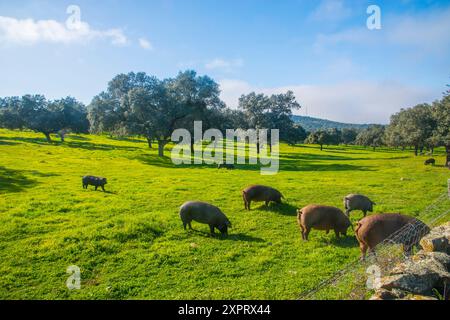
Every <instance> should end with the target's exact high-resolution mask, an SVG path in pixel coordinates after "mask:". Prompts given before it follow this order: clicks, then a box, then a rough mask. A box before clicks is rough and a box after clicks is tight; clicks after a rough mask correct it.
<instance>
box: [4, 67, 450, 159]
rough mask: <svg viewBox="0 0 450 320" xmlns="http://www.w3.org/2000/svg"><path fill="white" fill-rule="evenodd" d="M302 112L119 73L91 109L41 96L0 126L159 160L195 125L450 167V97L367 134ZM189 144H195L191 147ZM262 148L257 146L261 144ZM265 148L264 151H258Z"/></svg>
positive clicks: (18, 106) (193, 82)
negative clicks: (143, 148) (325, 125)
mask: <svg viewBox="0 0 450 320" xmlns="http://www.w3.org/2000/svg"><path fill="white" fill-rule="evenodd" d="M298 109H300V105H299V103H298V102H297V101H296V98H295V96H294V94H293V92H291V91H288V92H286V93H284V94H274V95H271V96H268V95H265V94H256V93H254V92H252V93H250V94H247V95H242V96H241V98H240V99H239V107H238V109H236V110H235V109H230V108H227V107H226V106H225V103H224V102H223V101H222V100H221V99H220V89H219V85H218V84H217V83H216V82H215V81H214V80H212V79H211V78H209V77H208V76H198V75H197V74H196V72H195V71H185V72H180V73H179V74H178V75H177V76H176V77H175V78H169V79H163V80H160V79H158V78H156V77H154V76H149V75H147V74H146V73H128V74H120V75H117V76H116V77H114V78H113V79H112V80H111V81H110V82H109V83H108V86H107V88H106V90H105V91H104V92H101V93H100V94H99V95H97V96H95V97H94V98H93V100H92V102H91V104H90V105H89V106H88V107H85V106H84V105H83V104H82V103H80V102H79V101H77V100H76V99H74V98H71V97H67V98H64V99H60V100H54V101H49V100H47V99H45V97H44V96H42V95H25V96H23V97H9V98H4V99H1V98H0V126H1V127H5V128H9V129H31V130H34V131H37V132H42V133H43V134H44V135H45V137H46V138H47V140H48V141H49V142H51V137H50V134H52V133H58V134H59V135H60V136H61V139H62V140H63V141H64V134H65V132H66V131H67V130H70V131H72V132H76V133H86V132H88V131H90V132H91V133H109V134H111V135H120V136H125V135H140V136H144V137H146V138H147V141H148V144H149V146H150V147H152V143H153V141H156V142H157V144H158V150H159V151H158V152H159V155H160V156H163V155H164V146H165V145H166V144H167V143H168V142H169V141H170V137H171V134H172V132H173V131H174V130H175V129H177V128H184V129H187V130H189V131H190V132H191V136H192V137H194V134H193V131H194V121H202V122H203V129H204V130H206V129H209V128H217V129H219V130H221V131H222V132H223V133H224V134H225V130H226V129H229V128H236V129H237V128H240V129H250V128H252V129H256V130H259V129H262V128H272V129H279V130H280V140H281V141H284V142H287V143H289V144H296V143H300V142H303V141H304V142H305V143H310V144H319V145H320V147H321V149H322V148H323V146H324V145H337V144H341V143H343V144H357V145H363V146H370V147H372V148H374V149H375V148H377V147H379V146H382V145H387V146H392V147H396V148H403V149H404V148H406V147H413V148H414V150H415V153H416V155H417V154H418V153H419V152H422V151H423V149H424V148H428V149H429V150H430V151H431V152H433V150H434V148H435V147H438V146H445V148H446V150H447V154H448V156H447V162H448V161H450V133H449V130H450V93H449V92H446V93H445V94H444V97H443V98H442V99H441V100H440V101H436V102H434V103H433V104H431V105H429V104H420V105H417V106H415V107H413V108H409V109H402V110H401V111H400V112H398V113H396V114H394V115H393V116H392V117H391V122H390V124H389V125H388V126H381V125H374V126H371V127H369V128H367V129H364V130H357V129H342V130H338V129H328V130H317V131H314V132H311V133H307V132H306V131H305V130H304V129H303V128H302V127H301V126H298V125H295V123H294V122H293V120H292V113H293V111H294V110H298ZM191 145H192V146H193V145H194V141H193V140H192V142H191ZM258 146H259V144H258ZM258 149H259V148H258Z"/></svg>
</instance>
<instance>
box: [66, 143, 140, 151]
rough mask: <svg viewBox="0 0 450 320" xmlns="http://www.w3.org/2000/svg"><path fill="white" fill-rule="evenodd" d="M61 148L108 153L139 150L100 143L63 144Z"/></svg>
mask: <svg viewBox="0 0 450 320" xmlns="http://www.w3.org/2000/svg"><path fill="white" fill-rule="evenodd" d="M62 146H67V147H69V148H76V149H84V150H100V151H110V150H126V151H136V150H138V149H140V148H138V147H128V146H116V145H112V144H101V143H90V142H75V141H70V142H65V143H64V144H62Z"/></svg>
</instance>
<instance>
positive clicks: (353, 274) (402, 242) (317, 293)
mask: <svg viewBox="0 0 450 320" xmlns="http://www.w3.org/2000/svg"><path fill="white" fill-rule="evenodd" d="M418 218H419V219H420V221H419V220H415V221H413V222H411V223H409V224H407V225H405V226H403V227H402V228H401V229H399V230H397V231H396V232H395V233H393V234H391V235H390V236H389V237H388V238H387V239H385V240H384V241H383V242H381V243H379V244H378V245H377V246H376V248H375V252H376V253H375V254H373V253H372V254H370V255H369V256H368V258H367V259H366V260H365V261H361V260H356V261H353V262H351V263H349V264H347V265H346V266H345V267H344V268H342V269H341V270H339V271H338V272H336V273H335V274H334V275H333V276H331V277H330V278H328V279H326V280H324V281H322V282H321V283H319V285H317V286H316V287H314V288H313V289H312V290H309V291H307V292H304V293H302V294H301V295H300V297H299V299H300V300H325V299H326V300H328V299H330V300H364V299H368V298H369V297H370V296H371V295H372V294H373V289H375V288H376V285H377V283H376V281H379V279H380V277H382V276H383V275H387V274H389V273H390V271H391V270H392V269H393V268H394V267H395V266H396V265H397V264H399V263H400V262H404V261H405V260H407V259H409V257H410V255H411V254H413V253H414V250H417V248H415V244H418V243H419V241H420V239H421V238H422V237H423V236H424V235H425V234H427V233H428V231H429V230H430V229H431V228H433V227H435V226H438V225H440V224H442V223H444V222H448V221H449V220H450V197H449V194H447V193H444V194H442V195H441V196H439V197H438V198H437V199H436V200H434V201H433V203H432V204H430V205H429V206H428V207H427V208H425V209H424V210H423V211H422V212H421V213H420V214H419V215H418ZM377 279H378V280H377Z"/></svg>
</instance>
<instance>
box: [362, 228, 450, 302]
mask: <svg viewBox="0 0 450 320" xmlns="http://www.w3.org/2000/svg"><path fill="white" fill-rule="evenodd" d="M420 245H421V247H422V250H420V251H419V252H418V253H417V254H415V255H414V256H412V257H411V258H409V259H408V260H406V261H404V262H402V263H400V264H398V265H396V266H395V267H394V268H393V269H392V271H391V272H390V274H389V275H388V276H385V277H383V278H381V280H380V286H379V289H378V290H377V291H376V292H375V294H374V295H373V296H372V297H371V298H370V299H371V300H397V299H402V300H403V299H406V300H436V299H438V297H439V298H443V297H446V298H447V299H449V297H448V294H449V293H450V222H448V223H447V224H444V225H442V226H439V227H436V228H434V229H432V230H431V231H430V233H429V234H428V235H426V236H425V237H423V238H422V240H421V241H420ZM445 292H446V293H447V294H445Z"/></svg>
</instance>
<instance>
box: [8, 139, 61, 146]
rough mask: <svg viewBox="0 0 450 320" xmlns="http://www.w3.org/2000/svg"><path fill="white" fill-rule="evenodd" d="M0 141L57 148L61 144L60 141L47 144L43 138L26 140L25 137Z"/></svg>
mask: <svg viewBox="0 0 450 320" xmlns="http://www.w3.org/2000/svg"><path fill="white" fill-rule="evenodd" d="M0 140H7V141H13V142H14V141H19V142H24V143H34V144H39V145H47V146H58V145H60V144H61V142H60V141H55V140H54V141H52V143H49V142H48V141H47V139H45V138H44V137H42V138H27V137H0Z"/></svg>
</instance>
